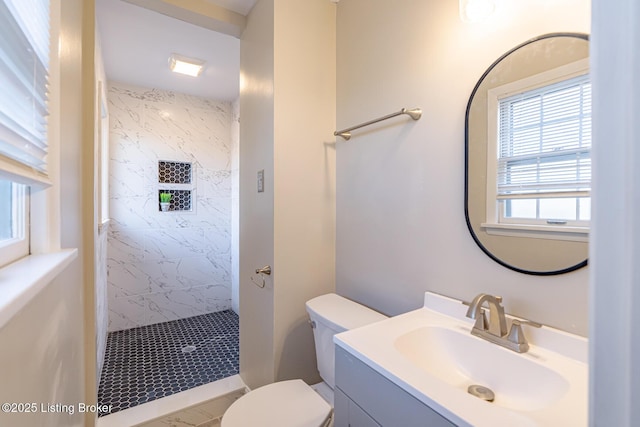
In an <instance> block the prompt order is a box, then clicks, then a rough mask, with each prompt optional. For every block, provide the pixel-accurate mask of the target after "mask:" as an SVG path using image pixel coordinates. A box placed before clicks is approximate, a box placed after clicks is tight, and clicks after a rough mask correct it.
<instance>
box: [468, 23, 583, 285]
mask: <svg viewBox="0 0 640 427" xmlns="http://www.w3.org/2000/svg"><path fill="white" fill-rule="evenodd" d="M552 37H575V38H580V39H583V40H586V41H589V35H588V34H583V33H549V34H544V35H541V36H538V37H535V38H532V39H530V40H527V41H526V42H524V43H521V44H519V45H518V46H516V47H514V48H513V49H510V50H509V51H508V52H506V53H505V54H503V55H502V56H500V57H499V58H498V59H497V60H495V61H494V62H493V64H491V65H490V66H489V68H487V70H486V71H485V72H484V74H482V76H481V77H480V79H479V80H478V83H476V85H475V87H474V88H473V91H471V96H470V97H469V102H468V103H467V110H466V112H465V117H464V217H465V221H466V223H467V228H468V229H469V232H470V233H471V237H473V240H474V241H475V242H476V244H477V245H478V246H479V247H480V249H482V251H483V252H484V253H485V254H486V255H487V256H488V257H489V258H491V259H492V260H494V261H495V262H497V263H498V264H500V265H502V266H503V267H506V268H508V269H510V270H513V271H517V272H518V273H524V274H530V275H534V276H555V275H558V274H564V273H569V272H572V271H575V270H578V269H580V268H582V267H585V266H586V265H587V264H588V263H589V259H588V258H587V259H585V260H584V261H582V262H579V263H578V264H576V265H573V266H570V267H568V268H563V269H561V270H553V271H531V270H525V269H522V268H518V267H516V266H513V265H510V264H508V263H506V262H504V261H502V260H501V259H499V258H498V257H496V256H495V255H493V254H492V253H491V252H490V251H489V250H488V249H487V248H486V247H485V246H484V245H483V244H482V242H481V241H480V239H479V238H478V236H476V234H475V232H474V231H473V227H472V226H471V221H470V220H469V111H470V110H471V103H472V102H473V97H474V96H475V94H476V92H477V91H478V88H479V87H480V85H481V84H482V82H483V81H484V79H485V78H486V77H487V75H488V74H489V73H490V72H491V71H492V70H493V69H494V68H495V67H496V66H497V65H498V64H499V63H500V61H502V60H503V59H505V58H506V57H507V56H509V55H510V54H512V53H513V52H515V51H516V50H518V49H520V48H522V47H525V46H527V45H529V44H531V43H534V42H537V41H540V40H544V39H548V38H552Z"/></svg>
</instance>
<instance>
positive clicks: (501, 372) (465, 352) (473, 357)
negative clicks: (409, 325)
mask: <svg viewBox="0 0 640 427" xmlns="http://www.w3.org/2000/svg"><path fill="white" fill-rule="evenodd" d="M395 348H396V349H397V350H398V351H399V352H400V353H401V354H402V355H403V356H404V357H405V358H406V359H407V360H408V361H409V362H411V363H413V364H415V365H416V366H417V367H418V368H419V369H421V370H424V371H425V372H427V373H429V374H430V375H433V376H435V377H436V378H438V379H440V380H442V381H444V382H446V383H447V384H450V385H451V386H453V387H456V388H458V389H460V390H463V391H464V392H466V391H467V388H468V387H469V386H470V385H473V384H478V385H482V386H484V387H488V388H490V389H491V390H492V391H493V392H494V393H495V400H494V402H493V403H494V404H496V405H500V406H504V407H507V408H511V409H516V410H523V411H533V410H538V409H541V408H544V407H546V406H548V405H550V404H552V403H554V402H556V401H558V399H560V398H561V397H562V396H563V395H564V394H565V393H566V392H567V391H568V390H569V382H568V381H567V380H566V379H565V378H563V377H562V376H561V375H560V374H558V373H557V372H555V371H553V370H551V369H549V368H548V367H546V366H544V365H543V364H541V363H539V362H538V361H537V360H535V358H527V357H523V355H521V354H518V353H515V352H513V351H511V350H508V349H505V348H502V347H499V346H497V345H495V344H491V343H489V342H487V341H485V340H482V339H481V338H478V337H475V336H473V335H471V334H470V333H469V330H468V329H464V328H460V329H452V328H445V327H437V326H436V327H433V326H426V327H421V328H418V329H415V330H413V331H411V332H408V333H406V334H403V335H401V336H399V337H398V338H397V339H396V341H395Z"/></svg>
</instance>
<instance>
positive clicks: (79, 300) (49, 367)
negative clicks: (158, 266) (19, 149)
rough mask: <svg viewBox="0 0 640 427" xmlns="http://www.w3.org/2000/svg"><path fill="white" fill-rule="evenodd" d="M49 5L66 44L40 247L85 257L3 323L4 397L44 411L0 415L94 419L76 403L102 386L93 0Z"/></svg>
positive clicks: (42, 422)
mask: <svg viewBox="0 0 640 427" xmlns="http://www.w3.org/2000/svg"><path fill="white" fill-rule="evenodd" d="M51 12H52V13H51V16H52V18H51V22H52V29H53V31H54V34H55V33H56V32H57V31H58V30H59V34H61V35H64V37H61V38H60V39H59V40H57V39H54V40H53V45H54V46H58V47H59V49H58V50H56V51H54V53H57V54H58V55H52V56H53V58H52V61H51V68H52V72H51V79H50V86H49V88H50V90H51V94H50V103H49V108H50V116H49V129H48V132H49V137H50V138H51V139H50V144H51V151H50V158H49V165H50V167H49V173H50V177H51V181H52V186H51V187H50V188H49V189H47V190H46V191H47V193H46V197H48V198H49V200H50V203H51V204H50V205H49V209H50V212H49V215H48V216H49V219H50V220H51V221H52V224H50V225H49V227H50V229H49V230H48V231H49V233H48V234H49V235H48V236H47V238H45V239H44V240H46V241H47V243H46V245H45V248H40V250H43V251H54V250H56V249H59V248H60V246H62V247H76V248H78V258H76V259H75V260H74V261H73V262H72V263H71V264H70V265H69V266H68V267H67V269H66V270H65V271H63V272H62V273H61V274H60V276H59V277H58V278H56V279H55V280H53V281H52V282H51V283H49V284H47V285H46V287H45V288H44V289H43V290H42V291H41V292H40V293H39V294H37V295H36V296H34V298H33V299H32V300H31V301H30V302H29V303H28V304H27V305H26V306H25V307H24V308H23V309H21V310H20V311H19V312H18V313H17V314H16V315H15V316H14V317H13V318H12V319H11V320H10V321H9V322H8V323H7V324H5V325H4V326H3V327H2V328H0V378H2V385H1V386H0V402H3V403H4V402H16V403H20V402H22V403H27V402H34V403H36V404H37V407H38V411H37V413H6V412H0V425H2V426H12V427H33V426H67V427H93V426H94V420H95V417H96V416H95V414H94V413H81V412H79V411H78V410H77V408H78V404H79V403H81V402H82V403H87V404H91V403H94V402H95V400H96V394H97V385H96V367H95V365H96V346H95V328H94V325H95V307H94V299H93V298H94V292H93V288H94V275H95V269H94V241H95V232H94V231H95V229H94V228H93V227H95V225H96V224H95V222H94V218H93V203H94V201H93V197H92V194H93V190H94V181H93V174H92V172H93V162H92V161H91V159H92V157H93V145H92V144H91V143H90V142H91V138H92V136H91V135H92V131H93V129H92V128H93V124H94V120H93V114H94V108H93V107H94V91H93V85H94V83H95V81H94V69H93V64H92V63H93V54H94V39H93V34H94V31H95V28H94V19H95V18H94V9H93V2H85V1H82V0H64V1H61V0H52V2H51ZM58 65H59V68H58ZM87 119H88V120H87ZM57 147H59V148H57ZM41 195H42V194H41V193H39V194H34V195H33V197H32V198H33V199H37V198H39V197H40V196H41ZM33 201H36V200H33ZM54 222H55V224H53V223H54ZM45 228H47V227H45ZM40 403H44V404H48V403H50V404H56V403H60V404H68V405H74V408H75V409H76V410H75V411H74V412H73V413H70V412H60V413H56V414H51V413H45V412H42V411H40V406H39V405H40Z"/></svg>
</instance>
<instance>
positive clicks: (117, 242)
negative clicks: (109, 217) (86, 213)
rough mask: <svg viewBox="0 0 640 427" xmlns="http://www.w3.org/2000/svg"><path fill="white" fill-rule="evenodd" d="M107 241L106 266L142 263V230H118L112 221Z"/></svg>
mask: <svg viewBox="0 0 640 427" xmlns="http://www.w3.org/2000/svg"><path fill="white" fill-rule="evenodd" d="M108 233H109V235H108V239H107V259H108V261H107V265H108V266H109V268H110V267H111V266H112V265H114V264H116V265H117V264H122V263H132V262H142V261H144V229H139V228H123V229H118V228H117V225H116V224H114V222H113V221H112V223H111V224H109V232H108Z"/></svg>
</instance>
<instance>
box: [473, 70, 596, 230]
mask: <svg viewBox="0 0 640 427" xmlns="http://www.w3.org/2000/svg"><path fill="white" fill-rule="evenodd" d="M587 67H588V64H587V63H586V62H583V61H580V62H578V63H574V64H569V65H566V66H563V67H560V68H558V69H554V70H551V71H549V72H546V73H543V74H539V75H536V76H533V77H530V78H527V79H524V80H520V81H517V82H514V83H511V84H509V85H505V86H502V87H499V88H495V89H492V90H491V91H489V112H490V114H489V118H490V119H489V120H490V127H489V141H490V142H489V144H490V147H489V150H488V153H489V156H488V157H489V159H488V162H487V167H488V169H487V221H486V223H485V224H483V226H484V227H485V228H486V229H487V232H489V233H492V232H493V233H495V234H509V232H508V231H505V230H518V231H517V233H518V235H522V233H523V230H524V231H526V232H528V233H529V234H528V235H529V236H530V237H540V238H552V239H563V240H586V239H587V235H588V227H589V220H590V208H591V204H590V202H591V199H590V190H591V155H590V153H591V83H590V81H589V74H588V68H587Z"/></svg>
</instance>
